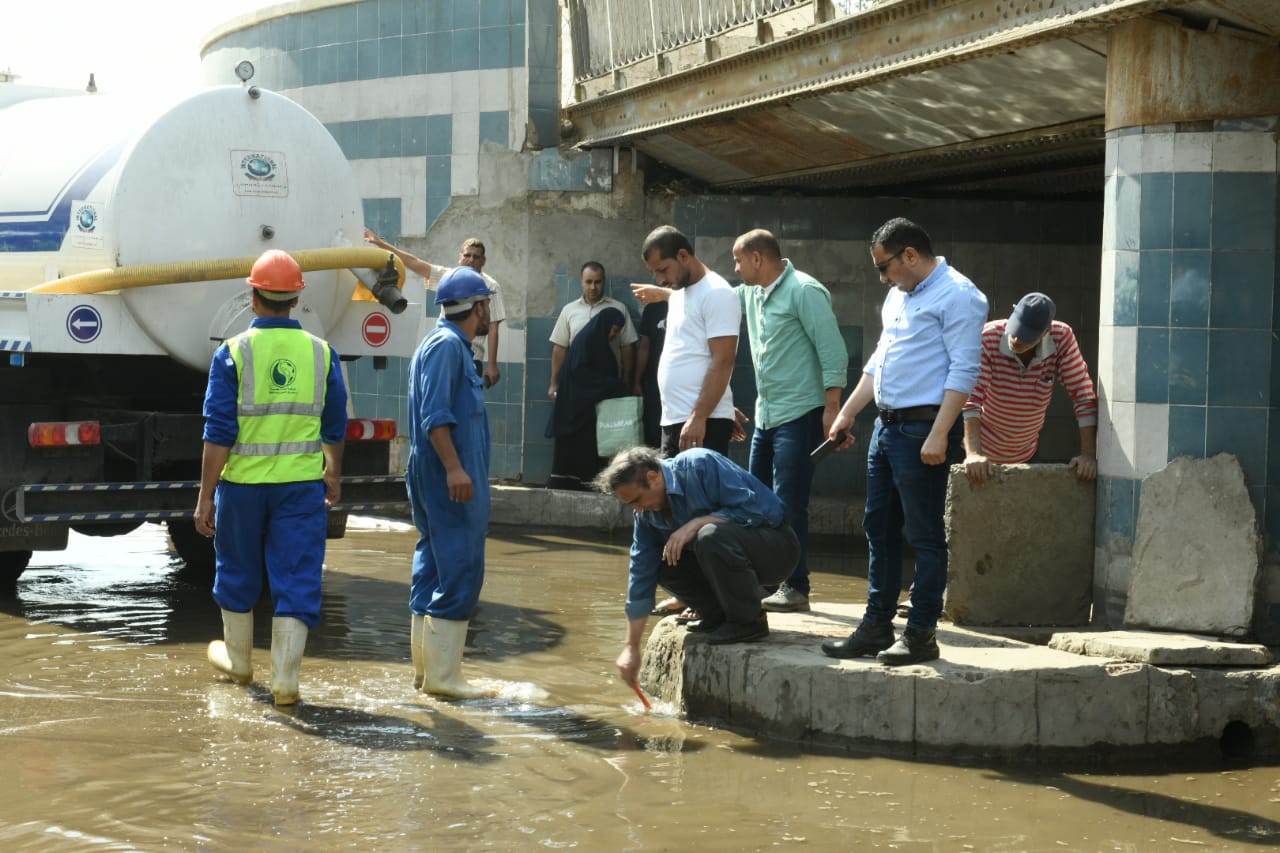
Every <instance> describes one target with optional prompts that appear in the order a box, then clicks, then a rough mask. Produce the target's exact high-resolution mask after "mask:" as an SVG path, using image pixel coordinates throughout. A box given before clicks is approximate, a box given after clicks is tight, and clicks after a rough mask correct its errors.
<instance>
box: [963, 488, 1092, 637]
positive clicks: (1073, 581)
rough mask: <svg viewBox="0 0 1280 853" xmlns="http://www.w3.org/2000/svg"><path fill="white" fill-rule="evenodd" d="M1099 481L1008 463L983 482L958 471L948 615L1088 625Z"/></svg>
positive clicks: (969, 620) (993, 621) (989, 621)
mask: <svg viewBox="0 0 1280 853" xmlns="http://www.w3.org/2000/svg"><path fill="white" fill-rule="evenodd" d="M1093 514H1094V484H1093V483H1092V482H1081V481H1079V480H1078V479H1076V476H1075V474H1074V473H1073V472H1072V471H1070V470H1068V469H1067V467H1066V466H1065V465H1005V466H1001V470H1000V473H999V475H998V476H997V477H996V478H995V479H994V480H991V481H989V482H987V483H986V484H985V485H982V486H976V485H974V484H972V483H970V482H969V481H968V480H967V479H966V478H965V476H964V469H963V466H960V465H955V466H952V469H951V481H950V487H949V489H948V494H947V516H946V519H947V544H948V547H949V550H950V569H949V580H948V583H947V594H946V603H945V606H944V612H945V614H946V615H947V616H948V617H949V618H950V619H951V620H952V621H954V622H956V623H957V624H965V625H1084V624H1087V623H1088V622H1089V607H1090V602H1091V597H1092V585H1093Z"/></svg>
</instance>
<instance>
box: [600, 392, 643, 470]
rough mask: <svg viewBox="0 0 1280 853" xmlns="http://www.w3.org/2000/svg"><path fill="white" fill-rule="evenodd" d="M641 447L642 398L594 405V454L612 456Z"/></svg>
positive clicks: (630, 398) (615, 399) (626, 398)
mask: <svg viewBox="0 0 1280 853" xmlns="http://www.w3.org/2000/svg"><path fill="white" fill-rule="evenodd" d="M643 443H644V398H643V397H614V398H612V399H610V400H601V401H600V402H599V403H596V452H597V453H599V454H600V455H601V456H612V455H613V454H615V453H617V452H618V451H619V450H627V449H629V448H632V447H635V446H637V445H640V444H643Z"/></svg>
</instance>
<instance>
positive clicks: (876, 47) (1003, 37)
mask: <svg viewBox="0 0 1280 853" xmlns="http://www.w3.org/2000/svg"><path fill="white" fill-rule="evenodd" d="M1187 2H1189V0H904V2H899V3H891V4H887V5H885V6H883V7H880V8H877V9H875V10H872V11H869V12H864V13H862V14H859V15H854V16H851V17H846V18H840V19H837V20H835V21H833V22H831V23H828V24H824V25H821V26H818V27H814V28H813V29H810V30H808V31H806V32H803V33H799V34H797V35H795V36H792V37H790V38H787V39H783V40H780V41H777V42H774V43H772V44H770V45H767V46H764V47H760V48H758V49H755V50H751V51H748V52H746V53H741V54H737V55H734V56H731V57H727V58H725V59H719V60H713V61H710V62H707V63H705V64H703V65H701V66H699V67H697V68H693V69H689V70H687V71H682V72H678V73H675V74H671V75H670V76H667V77H664V78H661V79H659V80H654V81H652V82H648V83H644V84H641V85H638V86H635V87H633V88H628V89H624V90H621V91H617V92H611V93H608V94H604V95H599V96H596V97H594V98H591V99H590V100H588V101H585V102H583V103H579V104H576V105H573V106H570V107H567V108H566V109H565V115H566V117H567V118H568V120H569V121H570V122H572V123H573V125H574V127H575V129H576V130H577V133H578V139H577V140H576V141H575V144H576V145H577V146H579V147H584V148H585V147H591V146H597V145H615V144H619V143H623V142H626V141H628V140H630V139H632V138H634V137H638V136H643V135H646V134H650V133H654V132H657V131H662V130H671V129H673V128H676V127H680V126H685V125H692V124H696V123H700V122H705V121H707V120H710V119H714V118H717V117H720V116H723V115H725V114H728V113H735V112H742V111H744V110H750V109H755V108H759V107H765V106H769V105H773V104H777V103H780V102H786V101H788V100H795V99H798V98H802V97H807V96H811V95H814V94H818V93H821V92H828V91H837V90H842V89H856V88H859V87H862V86H867V85H870V84H873V83H876V82H879V81H882V80H887V79H893V78H898V77H906V76H909V75H912V74H918V73H920V72H922V71H926V70H930V69H935V68H940V67H943V66H947V65H952V64H956V63H961V62H966V61H968V60H972V59H977V58H980V57H984V56H990V55H993V54H997V53H1004V52H1010V51H1014V50H1017V49H1018V48H1020V47H1025V46H1029V45H1033V44H1040V43H1042V42H1046V41H1052V40H1056V39H1062V38H1069V37H1071V36H1072V35H1073V34H1075V33H1078V32H1081V31H1085V30H1091V29H1096V28H1098V27H1104V26H1110V25H1113V24H1116V23H1119V22H1122V21H1127V20H1132V19H1134V18H1140V17H1144V16H1146V15H1150V14H1152V13H1153V12H1158V11H1161V10H1164V9H1169V8H1174V7H1178V6H1182V5H1185V4H1186V3H1187Z"/></svg>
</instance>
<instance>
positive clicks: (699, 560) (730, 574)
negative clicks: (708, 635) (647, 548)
mask: <svg viewBox="0 0 1280 853" xmlns="http://www.w3.org/2000/svg"><path fill="white" fill-rule="evenodd" d="M799 559H800V540H798V539H797V538H796V534H795V531H793V530H792V529H791V525H790V524H783V525H782V526H781V527H742V526H740V525H737V524H731V523H727V522H725V523H712V524H708V525H706V526H704V527H703V528H702V529H701V530H699V531H698V535H697V536H696V537H694V540H693V542H692V543H690V545H689V547H686V548H685V549H684V553H682V554H681V555H680V560H679V561H678V562H677V563H676V564H675V565H674V566H671V565H668V564H666V563H663V564H662V565H661V567H660V568H659V570H658V583H659V584H661V585H662V586H663V587H664V588H665V589H666V590H667V591H668V592H670V593H671V594H672V595H674V596H675V597H676V598H679V599H680V600H681V601H683V602H684V603H685V604H686V605H688V606H689V607H692V608H693V609H694V610H697V611H698V612H699V613H701V614H702V616H703V617H704V618H707V619H710V620H713V621H719V620H721V619H724V620H727V621H729V622H750V621H752V620H753V619H755V618H756V617H757V616H759V615H760V611H761V607H760V587H761V586H765V585H769V584H779V583H781V582H782V581H784V580H786V579H787V578H789V577H790V576H791V572H792V571H793V570H794V569H795V567H796V562H797V561H799Z"/></svg>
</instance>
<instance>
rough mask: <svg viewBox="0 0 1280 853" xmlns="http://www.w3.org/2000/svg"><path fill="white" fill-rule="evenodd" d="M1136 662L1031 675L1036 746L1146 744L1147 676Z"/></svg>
mask: <svg viewBox="0 0 1280 853" xmlns="http://www.w3.org/2000/svg"><path fill="white" fill-rule="evenodd" d="M1146 669H1147V668H1146V667H1145V666H1143V665H1142V664H1136V663H1109V664H1104V665H1103V666H1098V665H1097V664H1096V663H1083V662H1082V663H1081V665H1080V666H1077V667H1062V668H1058V669H1053V670H1049V671H1046V672H1042V673H1039V674H1038V675H1037V676H1036V679H1035V681H1036V725H1037V731H1038V732H1039V736H1038V740H1037V745H1038V746H1041V747H1085V746H1092V745H1094V744H1100V743H1106V744H1113V745H1117V746H1126V745H1128V746H1134V745H1137V744H1141V743H1145V742H1146V734H1147V731H1146V730H1147V720H1146V714H1145V713H1144V712H1145V710H1146V708H1147V704H1148V703H1147V672H1146Z"/></svg>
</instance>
